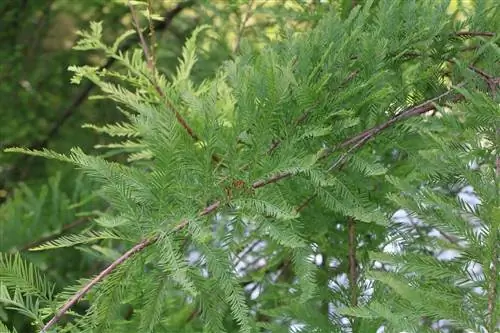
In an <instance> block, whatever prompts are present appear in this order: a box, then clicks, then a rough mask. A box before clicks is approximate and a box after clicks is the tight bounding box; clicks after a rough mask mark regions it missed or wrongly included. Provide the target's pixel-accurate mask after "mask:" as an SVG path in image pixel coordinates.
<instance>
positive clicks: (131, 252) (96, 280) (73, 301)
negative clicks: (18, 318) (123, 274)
mask: <svg viewBox="0 0 500 333" xmlns="http://www.w3.org/2000/svg"><path fill="white" fill-rule="evenodd" d="M156 239H157V238H156V237H154V238H149V239H144V240H143V241H141V242H140V243H138V244H137V245H135V246H134V247H133V248H131V249H130V250H128V251H127V252H125V254H123V255H122V256H121V257H120V258H118V259H116V260H115V261H113V263H111V265H109V266H108V267H107V268H106V269H105V270H103V271H101V273H99V275H97V276H96V277H95V278H93V279H92V280H91V281H90V282H89V283H87V284H86V285H85V286H84V287H83V288H82V289H80V290H79V291H78V292H77V293H76V294H74V295H73V296H72V297H71V298H70V299H69V300H68V301H67V302H66V303H64V305H63V306H62V307H61V308H60V309H59V310H58V311H57V313H56V315H55V316H54V317H52V319H51V320H50V321H49V322H48V323H47V324H45V326H44V327H43V328H42V330H41V331H40V333H46V332H47V331H48V330H49V329H50V328H51V327H52V326H54V324H56V323H57V322H58V321H59V320H61V318H62V316H64V314H65V313H66V312H67V311H68V310H69V309H70V308H71V307H72V306H73V305H75V304H76V303H77V302H78V301H79V300H80V299H81V298H82V297H83V296H85V294H87V293H88V292H89V291H90V289H92V287H94V286H95V285H96V284H97V283H99V282H100V281H101V280H103V279H104V278H105V277H106V276H108V275H109V274H110V273H111V272H112V271H113V270H114V269H115V268H116V267H118V265H120V264H121V263H123V262H124V261H125V260H127V259H129V258H130V257H131V256H133V255H134V254H136V253H137V252H140V251H142V250H143V249H144V248H146V247H148V246H149V245H151V244H153V243H154V242H155V241H156Z"/></svg>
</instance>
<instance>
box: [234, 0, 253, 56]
mask: <svg viewBox="0 0 500 333" xmlns="http://www.w3.org/2000/svg"><path fill="white" fill-rule="evenodd" d="M252 7H253V0H249V1H248V10H247V12H246V13H245V17H244V18H243V20H242V21H241V22H240V26H239V28H238V33H237V34H236V43H235V46H234V51H233V52H235V53H236V52H238V51H239V49H240V43H241V37H243V31H244V30H245V26H246V25H247V22H248V20H249V19H250V18H251V17H252V14H253V13H252Z"/></svg>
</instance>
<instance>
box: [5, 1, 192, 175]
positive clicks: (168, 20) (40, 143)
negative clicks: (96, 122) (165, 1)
mask: <svg viewBox="0 0 500 333" xmlns="http://www.w3.org/2000/svg"><path fill="white" fill-rule="evenodd" d="M193 4H195V1H194V0H189V1H185V2H181V3H179V4H178V5H177V6H175V7H174V8H172V9H171V10H169V11H167V12H166V13H165V15H164V19H163V20H162V21H160V22H156V23H155V24H154V29H155V30H156V31H161V30H166V29H168V28H169V27H170V25H171V24H172V21H173V20H174V18H175V17H176V16H177V15H178V14H179V13H181V12H182V11H183V10H184V9H185V8H188V7H190V6H192V5H193ZM148 30H149V29H148ZM135 42H136V40H135V39H134V38H131V39H129V40H127V41H126V42H125V43H124V44H123V45H122V46H121V47H120V49H119V50H120V51H121V52H125V51H126V50H128V49H129V48H130V47H132V46H133V45H134V43H135ZM114 62H115V59H114V58H112V57H110V58H108V59H107V61H106V63H105V64H104V65H102V66H101V67H100V68H99V71H102V70H103V69H107V68H110V67H111V66H112V65H113V64H114ZM94 87H95V84H94V83H93V82H90V81H86V83H85V84H84V85H83V87H82V88H81V89H80V91H79V92H78V93H77V94H76V95H75V97H74V98H73V99H72V101H71V102H70V103H69V104H68V105H67V106H66V107H65V108H63V109H62V110H61V111H59V112H57V114H60V115H61V116H60V117H59V118H58V119H57V120H56V121H55V122H54V123H53V124H52V126H51V127H50V129H49V131H48V132H47V133H46V134H45V135H44V137H43V138H42V139H40V140H36V141H35V142H33V143H31V144H30V145H29V146H28V149H30V150H39V149H42V148H45V147H47V145H48V143H49V141H50V140H51V139H52V138H53V137H55V136H57V135H58V134H59V131H60V130H61V128H62V126H63V125H64V124H65V123H66V122H67V121H68V120H69V119H70V118H71V117H72V116H73V115H74V114H75V112H76V111H77V109H78V108H79V107H80V106H81V105H82V104H83V103H84V102H85V101H86V100H87V97H88V96H89V94H90V92H91V91H92V89H94ZM1 148H2V149H3V148H5V147H1ZM28 158H30V156H29V155H22V157H20V159H19V161H18V162H17V163H16V165H14V166H13V167H12V168H11V169H10V170H16V169H19V167H18V166H19V165H22V164H23V163H25V162H26V160H27V159H28ZM21 178H24V176H23V175H21Z"/></svg>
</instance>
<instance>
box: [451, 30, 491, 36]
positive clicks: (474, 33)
mask: <svg viewBox="0 0 500 333" xmlns="http://www.w3.org/2000/svg"><path fill="white" fill-rule="evenodd" d="M455 36H459V37H474V36H483V37H494V36H495V33H494V32H489V31H459V32H456V33H455Z"/></svg>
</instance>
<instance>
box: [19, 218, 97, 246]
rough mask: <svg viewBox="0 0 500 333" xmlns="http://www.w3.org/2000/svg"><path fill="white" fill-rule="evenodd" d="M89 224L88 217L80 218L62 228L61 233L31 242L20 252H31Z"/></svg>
mask: <svg viewBox="0 0 500 333" xmlns="http://www.w3.org/2000/svg"><path fill="white" fill-rule="evenodd" d="M88 222H89V219H88V218H86V217H81V218H79V219H77V220H75V221H73V222H71V223H69V224H66V225H64V226H63V227H62V228H61V230H60V231H59V232H57V233H54V234H50V235H48V236H45V237H42V238H39V239H37V240H35V241H33V242H31V243H28V244H26V245H24V246H22V247H21V248H20V249H19V251H26V250H29V249H30V248H32V247H36V246H38V245H41V244H43V243H46V242H48V241H51V240H53V239H56V238H58V237H60V236H62V235H63V234H65V233H66V232H68V231H69V230H71V229H73V228H76V227H79V226H81V225H83V224H86V223H88Z"/></svg>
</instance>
